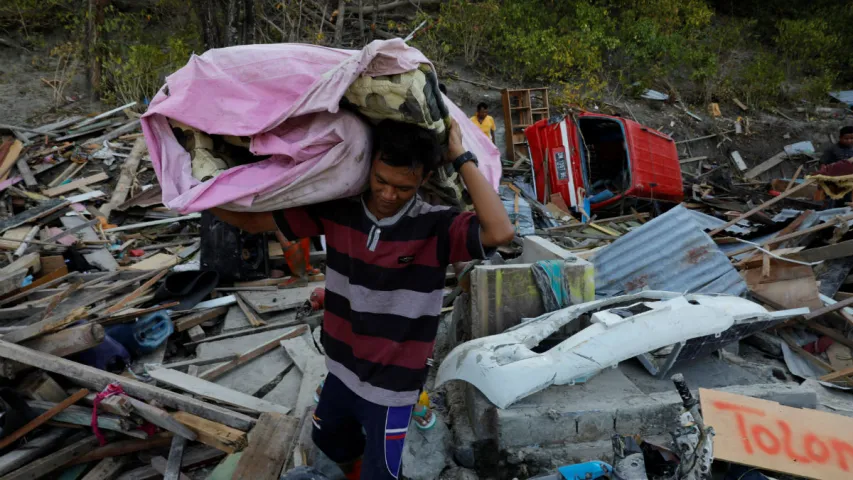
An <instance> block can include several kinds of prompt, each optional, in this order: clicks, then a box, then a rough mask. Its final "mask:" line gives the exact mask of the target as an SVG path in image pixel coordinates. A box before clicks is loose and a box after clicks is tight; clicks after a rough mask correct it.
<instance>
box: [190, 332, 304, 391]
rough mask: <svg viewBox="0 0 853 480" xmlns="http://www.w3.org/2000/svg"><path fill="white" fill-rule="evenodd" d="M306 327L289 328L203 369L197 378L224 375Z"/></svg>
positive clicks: (205, 378) (209, 379) (207, 378)
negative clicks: (227, 359) (241, 352)
mask: <svg viewBox="0 0 853 480" xmlns="http://www.w3.org/2000/svg"><path fill="white" fill-rule="evenodd" d="M307 329H308V328H307V327H305V326H302V327H298V328H295V329H293V330H289V331H287V332H285V333H283V334H281V335H279V336H277V337H274V338H272V339H270V340H269V341H267V342H266V343H264V344H262V345H258V346H257V347H255V348H252V349H251V350H249V351H247V352H245V353H243V354H242V355H240V356H239V357H237V358H235V359H234V360H231V361H230V362H226V363H223V364H221V365H218V366H216V367H213V368H211V369H210V370H207V371H205V372H204V373H202V374H201V375H199V378H201V379H204V380H208V381H213V380H216V379H217V378H219V377H221V376H222V375H225V374H226V373H228V372H230V371H231V370H234V369H235V368H237V367H239V366H240V365H243V364H245V363H248V362H249V361H251V360H254V359H255V358H258V357H260V356H261V355H263V354H265V353H267V352H269V351H271V350H273V349H275V348H276V347H278V346H280V342H281V341H282V340H286V339H288V338H294V337H298V336H299V335H302V334H303V333H305V332H306V331H307Z"/></svg>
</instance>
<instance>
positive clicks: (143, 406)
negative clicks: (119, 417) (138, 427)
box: [121, 395, 209, 440]
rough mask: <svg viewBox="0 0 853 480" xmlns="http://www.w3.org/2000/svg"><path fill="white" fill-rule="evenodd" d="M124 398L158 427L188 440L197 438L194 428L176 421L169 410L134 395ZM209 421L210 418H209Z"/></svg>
mask: <svg viewBox="0 0 853 480" xmlns="http://www.w3.org/2000/svg"><path fill="white" fill-rule="evenodd" d="M121 397H122V398H124V399H126V400H127V402H128V403H129V404H130V405H131V406H132V407H133V412H134V413H136V414H137V415H139V416H140V417H142V418H143V419H145V420H148V421H149V422H151V423H153V424H154V425H157V426H158V427H160V428H162V429H164V430H167V431H170V432H172V433H174V434H175V435H176V436H179V437H183V438H186V439H187V440H195V439H196V434H195V432H193V431H192V429H189V428H187V427H186V426H184V425H183V424H182V423H181V422H177V421H175V419H174V418H172V416H171V415H169V413H168V412H166V411H165V410H163V409H161V408H157V407H155V406H154V405H149V404H147V403H145V402H142V401H139V400H137V399H135V398H133V397H128V396H127V395H122V396H121ZM207 421H209V420H207Z"/></svg>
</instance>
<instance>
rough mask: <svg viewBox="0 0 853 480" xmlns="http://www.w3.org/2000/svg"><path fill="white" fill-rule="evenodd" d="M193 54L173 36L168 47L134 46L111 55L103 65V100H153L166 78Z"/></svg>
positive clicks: (125, 101) (109, 54)
mask: <svg viewBox="0 0 853 480" xmlns="http://www.w3.org/2000/svg"><path fill="white" fill-rule="evenodd" d="M191 53H192V50H191V49H190V48H189V46H188V45H187V44H186V43H185V42H184V41H183V40H182V39H180V38H175V37H170V38H169V39H168V44H167V45H166V46H161V45H152V44H135V45H129V46H127V48H122V49H119V50H118V51H116V52H115V53H113V52H109V53H108V56H107V57H106V58H105V59H104V66H103V69H104V86H103V92H102V96H103V99H104V100H105V101H107V102H109V103H113V104H125V103H130V102H133V101H137V102H142V101H143V100H145V99H149V100H150V99H152V98H154V95H155V94H156V93H157V91H158V90H159V89H160V87H162V86H163V79H164V77H165V75H167V74H169V73H171V72H173V71H175V70H177V69H178V68H180V67H182V66H183V65H184V64H186V62H187V60H189V56H190V54H191Z"/></svg>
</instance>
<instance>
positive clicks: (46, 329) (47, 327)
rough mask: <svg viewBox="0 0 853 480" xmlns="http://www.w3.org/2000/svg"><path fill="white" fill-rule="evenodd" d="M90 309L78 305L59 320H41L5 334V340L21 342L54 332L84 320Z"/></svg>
mask: <svg viewBox="0 0 853 480" xmlns="http://www.w3.org/2000/svg"><path fill="white" fill-rule="evenodd" d="M88 313H89V311H88V310H87V309H86V307H78V308H75V309H74V310H72V311H71V313H69V314H68V315H65V316H64V317H61V318H60V319H59V320H55V319H47V320H42V321H41V322H38V323H34V324H32V325H28V326H26V327H24V328H22V329H20V330H15V331H14V332H10V333H7V334H6V335H3V340H5V341H7V342H13V343H19V342H22V341H24V340H29V339H30V338H33V337H37V336H39V335H44V334H45V333H50V332H54V331H56V330H59V329H61V328H64V327H66V326H68V325H71V324H72V323H74V322H77V321H79V320H82V319H83V318H85V317H86V315H88Z"/></svg>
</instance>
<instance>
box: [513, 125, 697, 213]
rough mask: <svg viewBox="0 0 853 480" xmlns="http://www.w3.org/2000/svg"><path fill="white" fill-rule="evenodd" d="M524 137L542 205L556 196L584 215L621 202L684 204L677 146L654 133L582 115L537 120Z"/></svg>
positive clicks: (647, 129)
mask: <svg viewBox="0 0 853 480" xmlns="http://www.w3.org/2000/svg"><path fill="white" fill-rule="evenodd" d="M524 135H525V136H526V137H527V143H528V146H529V148H530V156H531V157H530V159H531V161H532V163H533V173H534V175H533V176H534V179H535V188H536V196H537V197H538V200H539V201H540V202H542V203H547V202H548V201H549V199H550V196H551V195H552V194H554V193H559V194H560V196H561V197H562V198H563V200H564V201H565V202H566V205H568V206H569V208H571V209H574V210H575V211H579V210H581V209H583V210H584V211H585V212H586V213H587V214H588V213H589V212H590V210H597V209H602V208H605V207H608V206H613V205H616V204H617V203H618V202H620V201H622V200H623V199H645V200H661V201H665V202H673V203H679V202H681V201H682V200H683V199H684V190H683V186H682V181H681V165H680V163H679V162H678V151H677V150H676V148H675V142H674V141H673V139H672V138H671V137H670V136H669V135H666V134H663V133H661V132H658V131H657V130H653V129H651V128H649V127H645V126H643V125H640V124H639V123H637V122H634V121H632V120H628V119H626V118H621V117H613V116H610V115H602V114H598V113H590V112H582V113H579V114H574V115H569V116H565V117H563V118H562V119H559V121H557V119H555V118H551V119H544V120H540V121H538V122H536V123H534V124H533V125H531V126H530V127H527V129H525V131H524Z"/></svg>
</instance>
